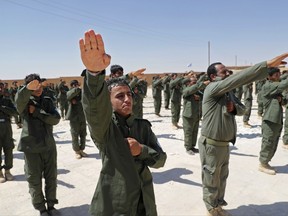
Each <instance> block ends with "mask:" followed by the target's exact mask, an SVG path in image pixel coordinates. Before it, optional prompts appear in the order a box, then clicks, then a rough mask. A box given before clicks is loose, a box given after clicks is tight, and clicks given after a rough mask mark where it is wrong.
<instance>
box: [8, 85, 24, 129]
mask: <svg viewBox="0 0 288 216" xmlns="http://www.w3.org/2000/svg"><path fill="white" fill-rule="evenodd" d="M17 91H18V84H17V81H13V82H12V86H11V87H10V89H9V93H10V98H11V100H12V102H13V104H15V95H16V93H17ZM14 119H15V124H17V128H18V129H19V128H22V120H21V118H20V115H19V114H18V113H16V114H15V116H14Z"/></svg>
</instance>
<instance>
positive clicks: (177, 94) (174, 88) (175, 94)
mask: <svg viewBox="0 0 288 216" xmlns="http://www.w3.org/2000/svg"><path fill="white" fill-rule="evenodd" d="M182 80H183V77H179V76H178V77H176V79H174V80H173V79H171V81H170V83H169V87H170V93H171V101H172V102H174V103H181V98H182Z"/></svg>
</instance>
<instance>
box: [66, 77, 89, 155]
mask: <svg viewBox="0 0 288 216" xmlns="http://www.w3.org/2000/svg"><path fill="white" fill-rule="evenodd" d="M70 86H71V89H70V90H69V91H68V92H67V100H68V101H69V107H68V111H67V115H66V119H67V120H69V121H70V131H71V136H72V148H73V150H74V151H75V157H76V159H81V158H82V157H87V156H88V155H87V154H86V153H85V152H84V149H85V144H86V135H87V132H86V119H85V115H84V111H83V106H82V103H81V92H82V90H81V88H80V85H79V82H78V81H77V80H72V81H71V83H70Z"/></svg>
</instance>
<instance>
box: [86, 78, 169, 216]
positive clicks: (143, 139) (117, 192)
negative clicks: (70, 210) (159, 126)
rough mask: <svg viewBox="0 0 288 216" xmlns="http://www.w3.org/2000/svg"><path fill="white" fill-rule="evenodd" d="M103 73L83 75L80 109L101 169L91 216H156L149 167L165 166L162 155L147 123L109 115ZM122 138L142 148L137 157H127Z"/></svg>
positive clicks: (128, 151) (127, 153)
mask: <svg viewBox="0 0 288 216" xmlns="http://www.w3.org/2000/svg"><path fill="white" fill-rule="evenodd" d="M104 78H105V73H104V72H101V73H100V74H98V75H96V76H93V75H91V74H90V73H89V72H87V74H86V77H85V80H84V88H83V108H84V112H85V115H86V119H87V122H88V125H89V130H90V134H91V137H92V139H93V140H94V142H95V144H96V146H97V147H98V148H99V151H100V153H101V159H102V170H101V173H100V177H99V180H98V184H97V188H96V191H95V194H94V196H93V199H92V203H91V206H90V213H91V215H97V216H100V215H101V216H111V215H123V216H124V215H126V216H142V215H151V216H152V215H153V216H156V215H157V211H156V205H155V197H154V190H153V182H152V175H151V173H150V170H149V168H148V166H149V167H153V168H159V167H162V166H163V165H164V164H165V161H166V154H165V153H164V152H163V150H162V149H161V147H160V146H159V144H158V141H157V138H156V136H155V134H154V133H153V132H152V130H151V124H150V122H149V121H147V120H144V119H135V118H134V117H133V116H130V117H128V118H126V119H125V118H123V117H121V116H119V115H118V114H117V113H113V110H112V106H111V101H110V97H109V92H108V89H107V86H106V83H105V82H104ZM126 137H133V138H135V139H136V140H137V141H138V142H139V143H141V144H142V145H143V148H142V152H141V153H140V155H138V156H135V157H133V156H132V155H131V152H130V149H129V147H128V143H127V141H126Z"/></svg>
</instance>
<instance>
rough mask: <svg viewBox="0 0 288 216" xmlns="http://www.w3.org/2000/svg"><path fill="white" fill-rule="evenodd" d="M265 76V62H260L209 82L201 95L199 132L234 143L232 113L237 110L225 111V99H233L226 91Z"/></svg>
mask: <svg viewBox="0 0 288 216" xmlns="http://www.w3.org/2000/svg"><path fill="white" fill-rule="evenodd" d="M267 76H268V69H267V66H266V62H262V63H259V64H256V65H254V66H252V67H249V68H246V69H244V70H243V71H241V72H239V73H237V74H234V75H231V76H229V77H227V78H226V79H224V80H220V81H214V82H211V83H210V84H209V85H208V86H207V87H206V89H205V91H204V96H203V102H202V111H203V121H202V130H201V134H202V135H203V136H205V137H207V138H210V139H213V140H217V141H225V142H232V143H235V140H236V122H235V116H234V115H235V114H237V111H236V113H228V112H227V110H226V101H227V100H232V101H233V100H234V98H233V96H234V95H233V94H232V93H229V94H227V93H228V92H230V91H232V90H233V89H235V88H237V87H239V86H242V85H244V84H248V83H251V82H253V81H256V80H260V79H264V78H265V77H267ZM236 108H237V107H236Z"/></svg>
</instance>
